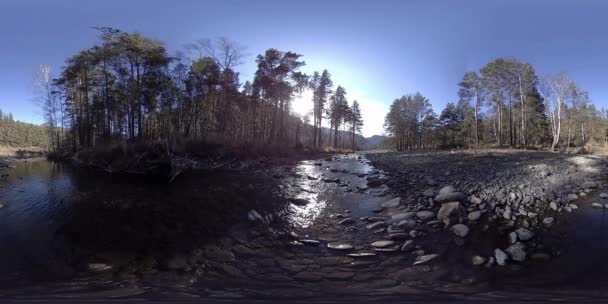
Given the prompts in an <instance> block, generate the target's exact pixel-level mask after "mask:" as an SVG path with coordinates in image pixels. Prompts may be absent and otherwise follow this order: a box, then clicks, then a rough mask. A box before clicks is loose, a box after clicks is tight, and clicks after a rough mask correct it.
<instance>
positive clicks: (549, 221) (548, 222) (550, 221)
mask: <svg viewBox="0 0 608 304" xmlns="http://www.w3.org/2000/svg"><path fill="white" fill-rule="evenodd" d="M554 221H555V219H554V218H552V217H546V218H544V219H543V224H545V226H551V225H553V222H554Z"/></svg>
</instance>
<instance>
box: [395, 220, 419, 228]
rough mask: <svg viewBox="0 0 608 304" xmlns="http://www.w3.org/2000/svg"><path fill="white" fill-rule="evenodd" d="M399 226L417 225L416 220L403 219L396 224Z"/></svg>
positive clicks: (412, 226)
mask: <svg viewBox="0 0 608 304" xmlns="http://www.w3.org/2000/svg"><path fill="white" fill-rule="evenodd" d="M396 226H397V227H401V228H410V229H411V228H414V227H416V221H415V220H402V221H400V222H399V223H397V225H396Z"/></svg>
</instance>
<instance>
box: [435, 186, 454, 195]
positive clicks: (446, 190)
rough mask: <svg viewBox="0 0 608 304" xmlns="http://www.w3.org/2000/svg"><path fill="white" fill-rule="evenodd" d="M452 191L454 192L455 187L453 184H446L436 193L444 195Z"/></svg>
mask: <svg viewBox="0 0 608 304" xmlns="http://www.w3.org/2000/svg"><path fill="white" fill-rule="evenodd" d="M452 192H456V188H454V186H452V185H448V186H445V187H443V188H441V189H440V190H439V194H438V195H445V194H448V193H452Z"/></svg>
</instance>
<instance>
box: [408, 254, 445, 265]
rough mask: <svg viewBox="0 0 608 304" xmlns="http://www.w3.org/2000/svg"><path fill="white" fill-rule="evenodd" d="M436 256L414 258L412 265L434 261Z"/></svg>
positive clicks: (428, 255)
mask: <svg viewBox="0 0 608 304" xmlns="http://www.w3.org/2000/svg"><path fill="white" fill-rule="evenodd" d="M438 256H439V255H438V254H427V255H421V256H418V257H416V261H415V262H414V265H420V264H424V263H426V262H428V261H431V260H433V259H435V258H436V257H438Z"/></svg>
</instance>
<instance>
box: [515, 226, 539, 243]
mask: <svg viewBox="0 0 608 304" xmlns="http://www.w3.org/2000/svg"><path fill="white" fill-rule="evenodd" d="M515 233H517V238H519V240H521V241H527V240H530V239H531V238H533V237H534V233H533V232H532V231H530V230H528V229H526V228H519V229H517V230H515Z"/></svg>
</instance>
